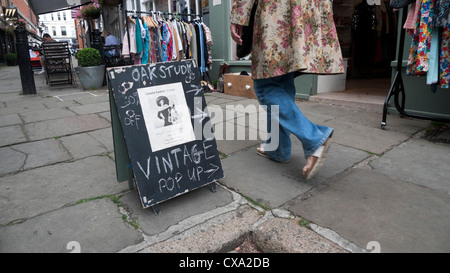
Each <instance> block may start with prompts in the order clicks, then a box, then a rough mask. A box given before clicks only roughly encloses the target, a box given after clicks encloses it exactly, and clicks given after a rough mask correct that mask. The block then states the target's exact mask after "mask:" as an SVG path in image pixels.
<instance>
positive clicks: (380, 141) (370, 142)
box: [323, 119, 410, 154]
mask: <svg viewBox="0 0 450 273" xmlns="http://www.w3.org/2000/svg"><path fill="white" fill-rule="evenodd" d="M323 125H326V126H329V127H332V128H334V130H335V133H334V134H333V141H334V142H336V143H339V144H342V145H345V146H349V147H353V148H356V149H360V150H362V151H368V152H371V153H375V154H382V153H384V152H386V151H388V150H389V149H391V148H392V147H394V146H395V145H399V144H400V143H402V142H403V141H405V140H407V139H408V138H409V137H410V136H409V135H408V134H406V133H403V132H394V131H386V130H381V129H379V128H373V127H368V126H365V125H361V124H357V123H354V122H349V121H344V120H339V119H335V120H330V121H326V122H324V123H323Z"/></svg>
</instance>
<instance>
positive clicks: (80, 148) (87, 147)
mask: <svg viewBox="0 0 450 273" xmlns="http://www.w3.org/2000/svg"><path fill="white" fill-rule="evenodd" d="M108 129H109V128H108ZM59 140H60V141H61V143H62V145H64V147H65V148H66V149H67V150H68V152H69V153H70V154H71V155H72V157H73V158H74V159H81V158H84V157H88V156H93V155H100V154H104V153H106V152H108V150H107V149H106V148H105V146H104V145H102V143H100V142H99V141H98V140H96V139H95V138H94V137H92V136H91V135H90V134H88V133H81V134H75V135H70V136H66V137H62V138H60V139H59Z"/></svg>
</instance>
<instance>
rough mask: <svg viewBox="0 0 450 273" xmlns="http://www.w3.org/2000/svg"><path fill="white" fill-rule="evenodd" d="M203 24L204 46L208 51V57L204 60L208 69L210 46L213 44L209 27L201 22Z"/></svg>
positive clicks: (210, 57) (210, 62)
mask: <svg viewBox="0 0 450 273" xmlns="http://www.w3.org/2000/svg"><path fill="white" fill-rule="evenodd" d="M201 24H202V26H203V30H204V32H205V37H206V47H207V51H208V58H207V60H206V66H207V67H208V69H212V46H213V38H212V35H211V30H210V29H209V27H208V26H206V25H205V23H203V22H202V23H201Z"/></svg>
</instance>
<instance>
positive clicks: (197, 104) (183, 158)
mask: <svg viewBox="0 0 450 273" xmlns="http://www.w3.org/2000/svg"><path fill="white" fill-rule="evenodd" d="M107 75H108V87H109V92H110V95H111V94H112V96H110V100H111V107H114V106H115V108H116V109H111V110H114V113H117V116H118V118H117V120H120V124H119V125H117V124H114V123H113V127H114V126H121V129H122V130H121V132H122V133H123V138H124V142H125V144H126V149H125V150H127V151H128V155H127V156H128V157H129V161H128V162H130V163H131V168H132V171H133V174H134V179H135V182H136V186H137V189H138V192H139V196H140V199H141V203H142V206H143V207H144V208H148V207H150V206H154V205H156V204H158V203H160V202H163V201H165V200H168V199H170V198H173V197H175V196H178V195H181V194H184V193H186V192H189V191H191V190H194V189H197V188H200V187H202V186H205V185H207V184H211V183H214V182H215V181H217V180H219V179H221V178H223V170H222V165H221V162H220V157H219V153H218V150H217V144H216V141H215V138H214V134H212V132H211V122H210V117H209V114H208V113H207V110H206V101H205V97H204V95H203V92H202V90H201V83H200V74H199V72H198V69H197V67H196V66H195V62H193V61H192V60H185V61H177V62H166V63H156V64H147V65H135V66H124V67H116V68H110V69H108V72H107ZM111 113H113V111H111ZM113 132H115V131H114V130H113ZM205 132H207V133H205ZM208 132H209V133H208ZM116 138H117V136H115V139H116ZM116 157H117V154H116ZM116 167H117V158H116Z"/></svg>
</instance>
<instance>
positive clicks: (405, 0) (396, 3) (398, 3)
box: [389, 0, 415, 9]
mask: <svg viewBox="0 0 450 273" xmlns="http://www.w3.org/2000/svg"><path fill="white" fill-rule="evenodd" d="M413 2H415V0H391V3H390V4H389V6H390V7H391V8H393V9H401V8H405V7H407V6H408V5H409V4H411V3H413Z"/></svg>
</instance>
